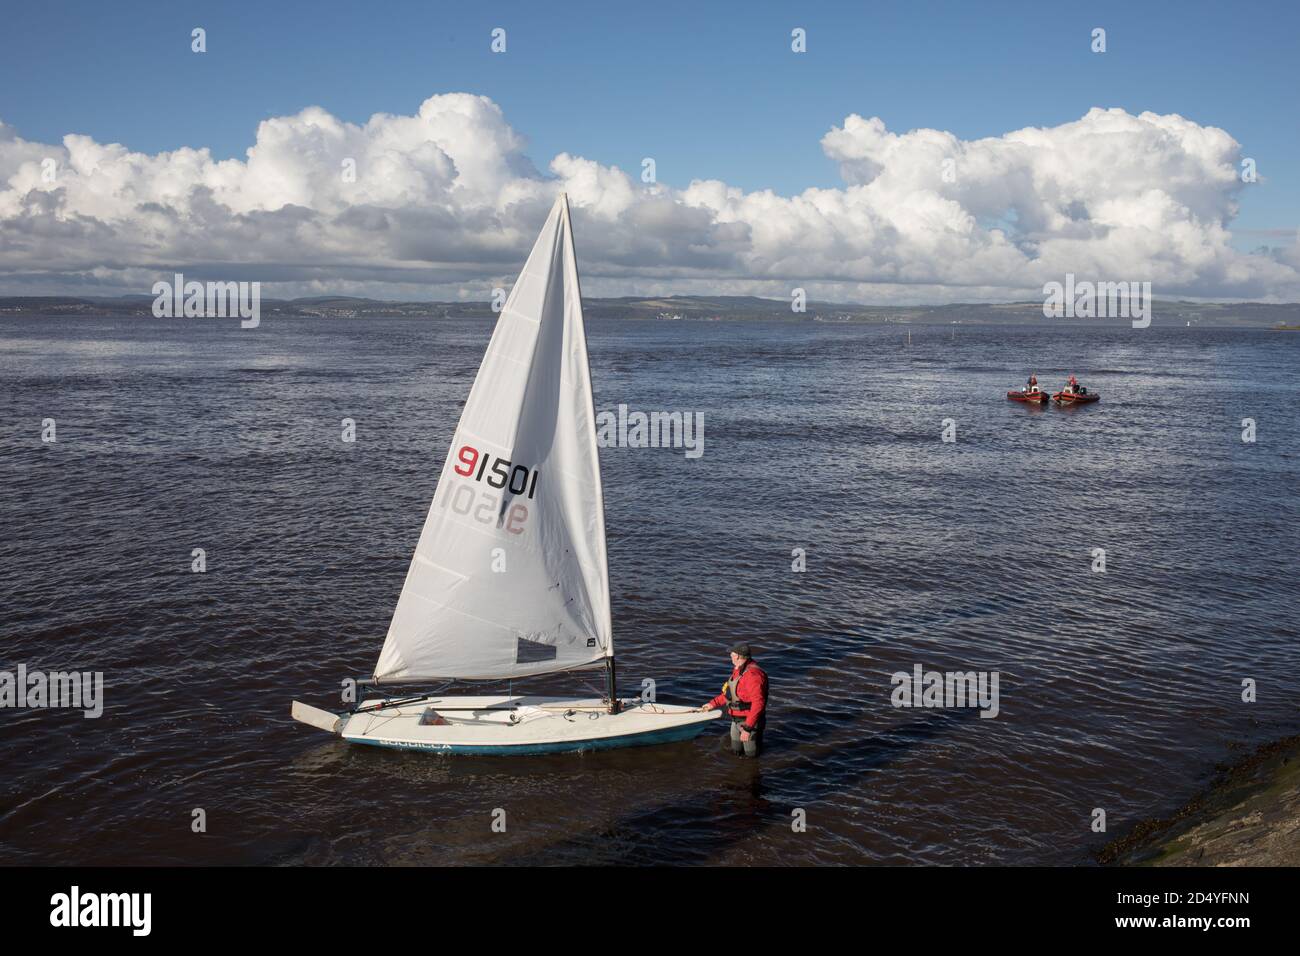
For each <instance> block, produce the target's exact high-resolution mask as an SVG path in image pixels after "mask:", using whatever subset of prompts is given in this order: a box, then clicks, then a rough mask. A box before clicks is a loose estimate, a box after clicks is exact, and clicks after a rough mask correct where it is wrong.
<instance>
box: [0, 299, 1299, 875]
mask: <svg viewBox="0 0 1300 956" xmlns="http://www.w3.org/2000/svg"><path fill="white" fill-rule="evenodd" d="M588 327H589V338H590V346H589V347H590V354H591V362H592V372H593V380H594V384H595V389H596V404H597V408H598V409H615V408H616V407H617V406H618V405H619V404H620V403H624V404H627V405H628V406H629V408H630V409H632V410H643V411H647V412H649V411H656V410H663V411H682V412H696V411H698V412H702V413H703V415H704V425H705V429H704V454H703V455H702V457H700V458H698V459H695V460H692V459H689V458H687V457H686V455H685V454H684V450H683V449H665V448H645V449H641V448H610V449H606V450H604V451H603V452H602V470H603V474H604V480H605V498H606V508H607V517H606V523H607V530H608V535H609V554H610V566H611V587H612V593H613V605H614V632H615V641H616V646H617V650H618V659H619V672H620V679H621V684H622V687H623V689H624V692H625V693H636V692H638V691H639V690H640V686H641V681H642V679H644V678H652V679H653V680H654V681H655V682H656V690H657V693H658V696H659V697H660V699H662V700H665V701H669V702H682V703H697V702H700V701H703V700H704V699H706V698H707V697H709V696H712V695H713V694H715V693H717V690H718V686H719V685H720V684H721V682H722V681H723V679H724V678H725V677H726V676H727V671H728V664H727V661H726V653H725V649H726V647H727V646H728V645H729V644H730V643H731V642H733V641H735V640H737V639H746V640H748V641H750V642H751V643H752V644H753V645H754V646H755V647H756V648H757V650H758V657H759V659H760V661H761V662H762V664H763V665H764V667H765V668H766V669H767V670H768V672H769V674H770V677H771V682H772V694H773V699H772V716H771V720H770V723H769V726H768V730H769V741H768V746H769V749H768V751H767V753H765V754H764V756H763V758H762V759H761V760H759V761H744V760H736V759H734V758H732V757H731V755H730V754H729V753H725V752H724V751H723V749H722V747H721V746H720V738H721V734H720V733H719V734H716V735H714V734H710V735H709V736H707V737H705V738H701V739H700V740H698V741H695V742H691V743H685V744H676V745H670V746H662V747H654V748H644V749H629V750H621V751H608V752H593V753H588V754H581V755H555V756H547V757H527V758H496V759H491V758H447V757H432V756H429V755H426V754H418V753H416V754H402V753H395V752H389V751H382V750H370V749H367V748H353V747H348V746H347V745H344V744H342V743H341V742H339V741H337V740H334V739H331V738H330V737H328V736H326V735H324V734H322V733H320V732H318V731H314V730H312V729H310V728H307V727H305V726H302V725H300V724H296V723H294V722H292V721H291V720H290V719H289V716H288V713H289V701H290V700H291V699H293V698H298V699H300V700H305V701H307V702H310V703H314V704H316V705H318V706H330V705H331V704H332V703H333V702H334V701H336V700H337V695H338V688H339V682H340V681H341V680H342V679H343V678H344V677H346V676H349V675H362V674H366V673H369V669H370V668H371V667H372V666H373V664H374V661H375V658H376V657H377V655H378V653H379V648H380V645H381V643H382V640H383V636H384V633H385V630H386V628H387V624H388V617H389V615H390V614H391V612H392V608H393V605H394V603H395V601H396V598H397V595H398V593H399V591H400V589H401V585H402V580H403V578H404V576H405V574H406V569H407V565H408V562H409V559H410V554H411V551H412V549H413V548H414V545H415V542H416V539H417V537H418V534H419V529H420V526H421V524H422V523H423V520H424V515H425V512H426V510H427V508H428V505H429V502H430V499H431V498H432V495H433V490H434V486H435V483H436V479H437V476H438V473H439V469H440V467H441V464H442V461H443V457H444V456H445V455H446V453H447V445H448V442H449V441H450V439H451V434H452V431H453V430H454V428H455V424H456V419H457V417H458V414H459V409H460V406H461V403H462V402H463V401H464V398H465V396H466V394H467V392H468V389H469V385H470V382H471V381H472V379H473V376H474V373H475V372H476V370H477V368H478V364H479V361H480V359H481V357H482V353H483V348H484V346H485V345H486V342H487V339H488V337H489V335H490V333H491V325H490V323H487V322H481V321H470V320H412V319H377V320H369V321H364V322H360V321H355V320H276V321H274V322H271V321H266V322H263V324H262V326H261V327H260V328H258V329H255V330H242V329H240V328H239V325H238V322H233V321H223V320H209V321H202V320H189V321H186V320H176V321H171V320H123V319H111V318H102V319H95V318H88V319H45V320H32V319H15V320H0V487H3V489H4V495H3V500H2V501H0V526H2V527H3V534H0V593H2V594H3V595H4V596H5V597H4V608H5V614H4V615H3V617H2V618H0V669H6V670H13V669H15V668H16V667H17V665H18V664H20V663H22V664H25V665H26V666H27V667H28V668H29V669H33V670H36V669H42V670H74V669H75V670H82V671H103V672H104V680H105V712H104V715H103V717H102V718H100V719H98V720H86V719H83V718H82V717H81V715H80V714H79V713H76V712H68V711H49V710H4V711H0V727H2V728H3V729H2V730H0V758H2V759H3V761H4V766H5V767H6V771H7V772H6V773H5V774H4V775H3V778H2V779H0V859H3V860H4V862H7V863H87V864H113V863H171V862H176V863H278V864H292V863H309V864H311V863H363V864H365V863H393V864H404V863H406V864H451V863H540V864H555V863H631V864H640V863H721V862H723V861H724V860H725V862H727V863H728V864H736V863H740V864H745V863H753V864H818V863H826V864H837V863H944V864H978V863H1066V864H1068V863H1085V862H1089V861H1090V860H1091V859H1092V854H1093V853H1094V852H1095V851H1096V850H1097V849H1099V848H1100V847H1101V846H1102V845H1103V844H1104V843H1105V842H1106V841H1107V840H1108V839H1109V836H1111V835H1114V834H1115V833H1116V832H1119V831H1121V830H1123V829H1124V827H1125V826H1126V825H1129V824H1131V823H1133V822H1135V821H1137V820H1139V819H1141V818H1144V817H1151V816H1158V815H1161V814H1162V813H1165V812H1169V811H1171V810H1172V809H1174V808H1176V807H1177V806H1179V805H1181V804H1182V803H1183V802H1184V801H1186V800H1187V799H1188V798H1189V797H1190V796H1192V795H1193V794H1194V793H1195V792H1196V791H1197V790H1198V789H1199V788H1200V787H1201V786H1202V785H1204V783H1205V782H1207V781H1208V780H1209V778H1210V777H1211V776H1212V770H1213V766H1214V764H1215V763H1217V762H1219V761H1220V760H1222V759H1224V758H1225V757H1226V756H1229V755H1231V753H1233V752H1234V751H1233V748H1234V747H1235V746H1237V745H1241V744H1257V743H1260V742H1262V741H1264V740H1267V739H1270V738H1273V737H1279V736H1282V735H1284V734H1286V733H1294V732H1295V731H1296V730H1297V729H1300V727H1298V726H1297V725H1298V724H1300V715H1298V714H1297V709H1296V705H1295V699H1294V694H1295V687H1296V681H1295V676H1296V674H1297V672H1300V640H1297V638H1298V637H1300V633H1298V628H1300V625H1298V624H1297V621H1300V588H1297V586H1296V581H1297V570H1298V569H1297V563H1298V559H1297V557H1296V552H1297V548H1296V545H1297V532H1296V529H1297V527H1300V504H1297V499H1296V494H1295V491H1296V488H1297V487H1300V483H1298V482H1297V478H1298V477H1300V474H1298V473H1300V467H1298V466H1300V412H1298V411H1297V405H1296V402H1295V398H1296V388H1295V384H1294V375H1295V371H1296V369H1297V368H1300V336H1296V335H1294V334H1288V333H1276V332H1267V331H1242V330H1233V331H1215V330H1207V329H1173V328H1162V327H1160V326H1159V324H1158V318H1157V325H1155V326H1153V327H1152V328H1150V329H1147V330H1134V329H1131V328H1129V327H1128V326H1127V325H1126V324H1124V323H1120V324H1117V325H1116V326H1114V327H1113V328H1112V327H1104V328H1098V327H1089V328H1083V327H1077V326H1074V327H1072V326H1069V325H1060V326H1050V327H968V326H959V327H918V328H914V329H913V330H912V342H911V345H910V346H908V345H907V344H906V340H907V330H906V329H905V328H900V327H897V326H866V325H822V324H812V323H748V322H743V323H695V322H671V323H651V322H601V321H592V322H589V323H588ZM1030 371H1036V372H1037V374H1038V377H1039V380H1040V382H1041V383H1043V384H1044V385H1047V386H1050V387H1052V388H1054V389H1055V388H1056V387H1058V386H1059V384H1060V383H1063V382H1064V380H1065V378H1066V377H1067V376H1068V375H1069V374H1070V373H1074V374H1076V375H1078V376H1079V378H1080V380H1081V381H1082V382H1083V383H1084V384H1086V385H1088V386H1089V387H1090V388H1092V389H1095V390H1097V391H1099V392H1100V393H1101V395H1102V400H1101V402H1100V403H1098V404H1096V405H1092V406H1085V407H1080V408H1073V409H1058V408H1030V407H1025V406H1022V405H1018V404H1015V403H1012V402H1008V401H1007V400H1006V399H1005V397H1004V395H1005V392H1006V390H1007V389H1009V388H1014V387H1018V386H1019V385H1020V383H1022V382H1023V381H1024V379H1025V377H1026V376H1027V375H1028V373H1029V372H1030ZM47 418H52V419H54V420H55V422H56V423H57V439H58V440H57V442H56V443H54V444H43V443H42V442H41V428H42V424H41V423H42V420H43V419H47ZM343 418H351V419H353V420H355V422H356V436H357V440H356V442H355V443H351V444H346V443H344V442H342V441H341V440H340V434H341V431H342V429H341V426H340V421H341V419H343ZM1245 418H1251V419H1253V420H1254V421H1255V422H1256V427H1257V440H1256V441H1255V442H1253V443H1247V442H1243V441H1242V420H1243V419H1245ZM945 419H951V420H952V422H953V423H954V424H955V427H956V437H957V440H956V441H955V442H952V443H945V442H942V441H941V440H940V435H941V432H942V430H943V428H944V424H945ZM195 548H203V549H205V551H206V561H207V570H206V572H205V573H202V574H195V573H192V572H191V570H190V566H191V561H192V557H191V553H192V551H193V549H195ZM796 548H802V549H804V551H805V552H806V561H807V570H806V571H805V572H803V573H793V572H792V571H791V562H792V560H793V559H792V554H791V553H792V550H793V549H796ZM1095 548H1103V549H1105V552H1106V571H1105V573H1095V572H1093V571H1092V570H1091V566H1092V563H1093V557H1092V552H1093V549H1095ZM917 664H919V665H921V666H922V667H923V668H925V669H926V670H941V671H950V670H960V671H970V670H975V671H996V672H997V673H998V674H999V676H1000V682H999V691H1000V700H999V714H998V716H997V717H996V718H995V719H981V718H980V717H979V716H978V713H977V712H976V711H973V710H969V709H964V710H958V709H953V710H942V709H939V710H936V709H898V708H895V707H893V706H891V702H890V698H891V692H892V690H893V687H892V685H891V682H890V675H891V673H893V672H896V671H908V672H910V671H911V670H912V668H913V667H914V666H915V665H917ZM1245 679H1250V680H1253V681H1255V682H1256V684H1257V686H1258V701H1257V702H1256V703H1253V704H1245V703H1243V702H1242V700H1241V694H1242V681H1243V680H1245ZM599 681H600V678H599V675H598V674H594V673H585V674H574V675H558V676H552V677H549V678H546V679H544V680H534V681H529V682H527V684H523V683H516V684H515V685H514V688H513V689H514V690H530V691H543V690H545V691H559V692H568V693H573V694H574V695H575V696H588V695H590V694H591V693H593V692H595V693H599ZM476 689H477V688H476ZM493 689H494V690H495V689H502V690H504V689H505V685H504V684H502V685H493ZM496 808H503V809H505V810H506V815H507V817H506V818H507V829H506V832H505V833H494V832H493V831H492V829H491V823H492V819H493V810H494V809H496ZM796 808H802V809H803V810H804V811H806V814H807V831H806V832H794V831H793V830H792V828H791V819H792V816H791V814H792V810H794V809H796ZM1094 808H1102V809H1104V810H1105V811H1106V814H1107V822H1108V829H1109V831H1110V832H1109V834H1107V833H1094V832H1092V830H1091V828H1090V824H1091V822H1092V813H1093V810H1094ZM195 809H202V810H204V811H205V813H206V820H207V832H206V833H203V834H196V833H193V832H192V830H191V820H192V815H193V811H194V810H195Z"/></svg>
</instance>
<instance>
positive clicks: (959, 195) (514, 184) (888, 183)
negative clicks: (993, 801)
mask: <svg viewBox="0 0 1300 956" xmlns="http://www.w3.org/2000/svg"><path fill="white" fill-rule="evenodd" d="M822 147H823V149H824V151H825V152H826V155H827V156H828V157H829V158H831V159H832V160H834V161H835V162H837V163H838V164H839V167H840V170H841V173H842V176H843V179H844V186H843V187H842V188H839V189H808V190H805V191H804V192H802V193H800V194H799V195H797V196H793V197H783V196H778V195H776V194H774V193H772V192H770V191H761V192H749V193H747V192H744V191H742V190H740V189H736V188H734V187H730V186H728V185H726V184H725V183H722V182H717V181H696V182H692V183H690V184H689V185H688V186H686V187H685V188H672V187H669V186H666V185H655V186H650V187H647V186H645V185H644V184H642V183H641V182H640V179H639V175H638V174H639V170H637V171H633V173H632V174H629V173H626V172H624V171H622V170H620V169H618V168H617V167H611V166H602V165H600V164H599V163H596V162H593V161H591V160H588V159H584V158H582V157H578V156H572V155H569V154H567V153H562V154H560V155H559V156H556V157H555V158H554V159H553V160H552V161H551V163H550V166H549V171H548V173H546V174H543V173H541V172H539V171H538V170H537V169H536V168H535V167H534V166H533V164H532V162H531V161H530V160H529V159H528V157H527V156H526V155H525V152H524V148H525V143H524V141H523V138H522V137H521V136H520V135H519V134H518V133H517V132H515V130H514V129H512V128H511V127H510V125H509V124H508V123H507V122H506V120H505V117H504V116H503V115H502V113H501V110H500V109H499V108H498V107H497V106H496V104H495V103H493V102H492V101H491V100H489V99H487V98H486V97H481V96H472V95H469V94H463V93H452V94H446V95H441V96H433V97H430V98H429V99H428V100H426V101H425V102H424V103H423V104H422V105H421V107H420V110H419V112H418V113H417V114H416V115H415V116H390V115H387V114H376V115H375V116H373V117H371V119H370V120H369V121H368V122H367V123H365V124H364V125H356V124H352V123H346V122H344V121H342V120H339V119H337V118H336V117H334V116H331V115H330V114H329V113H327V112H325V111H324V110H322V109H320V108H317V107H312V108H309V109H306V110H303V111H302V112H301V113H299V114H297V115H295V116H284V117H276V118H273V119H269V120H266V121H264V122H262V123H261V124H260V126H259V127H258V130H257V139H256V142H255V144H254V145H253V146H252V147H251V148H250V149H249V150H248V151H247V157H246V159H245V160H244V161H239V160H224V161H217V160H214V159H213V158H212V156H211V154H210V153H209V151H208V150H207V149H188V148H187V149H180V150H176V151H174V152H164V153H159V154H156V155H146V154H142V153H133V152H131V151H129V150H127V149H126V148H125V147H123V146H120V145H117V144H107V145H105V144H100V143H97V142H95V141H93V140H92V139H90V138H88V137H85V136H79V135H68V136H65V137H64V138H63V142H62V144H60V145H42V144H39V143H30V142H26V141H24V140H22V139H20V138H19V137H18V136H17V135H16V134H15V132H14V131H13V130H12V129H11V128H9V127H7V126H5V125H3V124H2V123H0V184H2V185H0V238H2V239H3V246H2V247H0V293H9V294H21V293H39V292H66V293H76V292H78V291H82V292H92V291H93V292H108V293H112V292H147V291H148V288H149V286H150V285H152V282H153V280H154V278H156V277H157V276H159V275H164V274H169V273H170V272H172V271H175V270H182V271H184V272H185V273H186V274H187V275H188V276H190V277H191V278H199V279H203V278H236V279H260V280H262V282H263V283H264V292H265V294H267V295H299V294H321V293H324V292H340V293H350V294H360V295H374V296H378V297H385V298H454V297H465V296H468V297H471V298H486V297H487V295H488V290H489V289H490V288H491V287H492V286H493V285H495V284H501V283H503V282H508V281H510V279H512V278H513V275H514V273H515V271H516V270H517V268H518V266H519V264H520V262H521V261H522V259H523V256H524V255H525V254H526V252H527V250H528V247H529V245H530V243H531V241H532V239H533V237H534V234H535V230H536V229H537V227H538V226H539V224H540V222H541V220H542V218H543V217H544V215H545V213H546V210H547V209H548V208H549V206H550V203H551V202H552V200H553V198H554V196H555V194H556V193H557V192H558V191H560V190H562V189H563V190H566V191H567V192H568V193H569V196H570V201H571V203H572V205H573V207H574V217H575V227H576V229H577V236H578V244H579V256H580V259H581V261H582V266H583V272H584V286H585V288H586V289H587V291H588V292H589V293H593V294H651V293H663V292H672V291H677V292H708V293H714V294H717V293H754V294H766V295H772V296H786V295H788V294H789V290H790V289H791V288H792V287H794V286H803V287H804V288H806V289H808V290H809V292H810V294H812V295H813V296H815V297H818V298H825V299H839V300H856V301H897V302H907V301H912V302H915V301H961V300H975V299H990V298H992V299H1004V298H1010V297H1037V296H1038V295H1039V294H1040V291H1039V290H1041V287H1042V285H1043V283H1044V282H1046V281H1049V280H1053V279H1060V278H1061V277H1062V276H1063V275H1064V274H1065V273H1066V272H1073V273H1075V274H1076V275H1077V276H1080V277H1095V278H1102V279H1109V280H1122V279H1133V280H1149V281H1151V282H1152V284H1153V287H1154V289H1155V292H1156V294H1157V295H1161V296H1173V295H1182V296H1206V297H1232V298H1279V299H1296V298H1300V263H1298V262H1297V257H1296V252H1295V248H1294V246H1292V247H1290V248H1287V249H1284V251H1282V252H1280V253H1277V254H1269V253H1259V254H1254V255H1244V254H1242V253H1240V252H1237V251H1235V250H1234V249H1233V248H1232V246H1231V245H1230V239H1231V236H1230V233H1229V225H1230V223H1231V221H1232V219H1233V217H1234V216H1235V214H1236V208H1237V206H1236V203H1237V198H1238V196H1239V194H1240V191H1241V190H1242V189H1246V188H1251V187H1248V186H1246V185H1244V184H1243V183H1241V181H1240V179H1239V177H1238V170H1239V165H1238V164H1239V162H1240V160H1241V151H1240V147H1239V145H1238V144H1237V142H1236V141H1235V140H1233V139H1232V137H1231V136H1229V135H1228V133H1226V132H1224V131H1223V130H1220V129H1217V128H1214V127H1205V126H1200V125H1198V124H1196V123H1194V122H1192V121H1190V120H1187V119H1184V118H1183V117H1181V116H1176V115H1168V116H1160V115H1156V114H1154V113H1143V114H1141V115H1139V116H1133V115H1130V114H1129V113H1126V112H1125V111H1123V110H1118V109H1113V110H1102V109H1093V110H1091V111H1090V112H1089V113H1088V114H1087V115H1086V116H1084V117H1082V118H1080V119H1079V120H1076V121H1074V122H1071V123H1065V124H1063V125H1060V126H1056V127H1051V128H1045V129H1039V128H1029V129H1022V130H1016V131H1014V132H1010V133H1006V134H1004V135H1002V136H999V137H990V138H987V139H980V140H972V141H963V140H961V139H958V138H957V137H956V136H954V135H953V134H951V133H947V132H942V131H938V130H913V131H911V132H907V133H893V132H890V131H889V130H888V129H886V127H885V125H884V123H883V122H881V121H880V120H879V119H876V118H872V119H863V118H862V117H860V116H857V115H853V116H849V117H848V118H847V119H846V120H845V121H844V123H843V125H841V126H838V127H836V128H834V129H832V130H831V131H830V132H829V133H827V134H826V136H825V137H824V138H823V140H822ZM47 159H52V160H54V162H55V163H56V164H57V166H56V169H57V175H56V177H55V179H54V181H53V182H49V181H47V177H45V176H43V170H44V168H45V167H43V165H42V162H43V161H44V160H47ZM347 160H353V161H355V167H356V173H357V175H356V180H355V182H348V181H346V180H345V177H344V175H343V170H344V163H345V161H347ZM945 170H947V172H948V173H949V175H947V176H945Z"/></svg>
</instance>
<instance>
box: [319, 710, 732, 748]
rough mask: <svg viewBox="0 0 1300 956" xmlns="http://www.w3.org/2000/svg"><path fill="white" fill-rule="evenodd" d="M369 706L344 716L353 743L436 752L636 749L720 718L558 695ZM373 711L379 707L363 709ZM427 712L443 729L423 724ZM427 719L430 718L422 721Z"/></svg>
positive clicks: (684, 735)
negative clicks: (609, 706)
mask: <svg viewBox="0 0 1300 956" xmlns="http://www.w3.org/2000/svg"><path fill="white" fill-rule="evenodd" d="M382 704H383V701H382V700H374V701H366V702H365V703H363V704H362V705H361V706H362V709H361V710H360V711H358V712H357V713H353V714H349V715H346V716H344V717H343V720H342V724H341V726H340V728H339V734H340V736H341V737H342V738H343V739H344V740H346V741H348V742H349V743H354V744H368V745H370V746H374V747H392V748H396V749H399V750H427V751H432V752H434V753H454V754H489V755H507V756H515V755H525V754H543V753H565V752H571V751H585V750H601V749H607V748H612V747H640V746H647V745H650V744H660V743H671V742H674V741H679V740H689V739H691V738H692V737H695V736H696V735H697V734H699V733H700V732H701V731H703V730H704V729H705V727H706V726H707V725H708V724H709V723H710V722H711V721H714V720H716V719H718V717H719V716H720V712H719V711H716V710H713V711H708V712H705V713H701V712H699V711H696V710H694V709H693V708H690V707H682V706H677V705H672V704H655V703H648V702H645V701H642V700H640V699H637V698H633V699H630V700H624V701H623V702H622V709H621V711H620V712H619V713H617V714H610V713H608V711H607V710H606V708H605V705H604V703H603V702H602V701H600V700H592V699H587V700H575V699H572V698H562V697H518V696H497V697H430V698H427V699H424V700H420V701H416V702H412V703H408V704H399V705H396V706H390V707H382V706H378V705H382ZM371 707H374V708H376V709H373V710H371V709H366V708H371ZM429 710H432V711H434V712H436V713H437V715H438V716H439V717H440V718H441V719H442V720H444V721H446V722H445V723H442V724H431V723H427V722H422V720H421V718H424V716H425V714H426V712H427V711H429ZM426 720H427V718H426Z"/></svg>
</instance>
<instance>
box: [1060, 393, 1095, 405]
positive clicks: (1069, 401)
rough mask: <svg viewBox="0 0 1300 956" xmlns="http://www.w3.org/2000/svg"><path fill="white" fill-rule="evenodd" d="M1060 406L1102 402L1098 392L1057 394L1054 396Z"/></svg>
mask: <svg viewBox="0 0 1300 956" xmlns="http://www.w3.org/2000/svg"><path fill="white" fill-rule="evenodd" d="M1052 398H1053V399H1055V400H1056V404H1058V405H1087V404H1088V403H1089V402H1099V401H1101V396H1100V395H1099V394H1097V393H1096V392H1057V393H1056V394H1055V395H1053V396H1052Z"/></svg>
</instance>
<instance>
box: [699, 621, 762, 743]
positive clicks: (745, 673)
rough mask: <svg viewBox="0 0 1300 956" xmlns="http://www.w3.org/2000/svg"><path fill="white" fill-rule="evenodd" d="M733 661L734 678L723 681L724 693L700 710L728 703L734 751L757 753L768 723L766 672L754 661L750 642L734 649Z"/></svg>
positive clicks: (711, 708)
mask: <svg viewBox="0 0 1300 956" xmlns="http://www.w3.org/2000/svg"><path fill="white" fill-rule="evenodd" d="M731 665H732V671H731V679H730V680H728V681H727V682H726V683H725V684H723V685H722V693H721V694H719V695H718V696H717V697H715V698H713V700H711V701H709V702H708V703H707V704H705V705H704V706H703V707H701V708H700V710H713V708H715V707H726V709H727V716H728V717H730V718H731V750H732V753H735V754H737V755H739V754H742V753H743V754H744V755H745V756H746V757H757V756H758V753H759V751H760V750H761V749H762V747H763V727H764V725H765V724H766V723H767V675H766V674H764V673H763V669H762V668H761V667H759V666H758V665H757V664H755V663H754V660H753V657H752V656H751V653H750V649H749V645H748V644H737V645H736V646H735V647H733V648H732V649H731Z"/></svg>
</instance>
